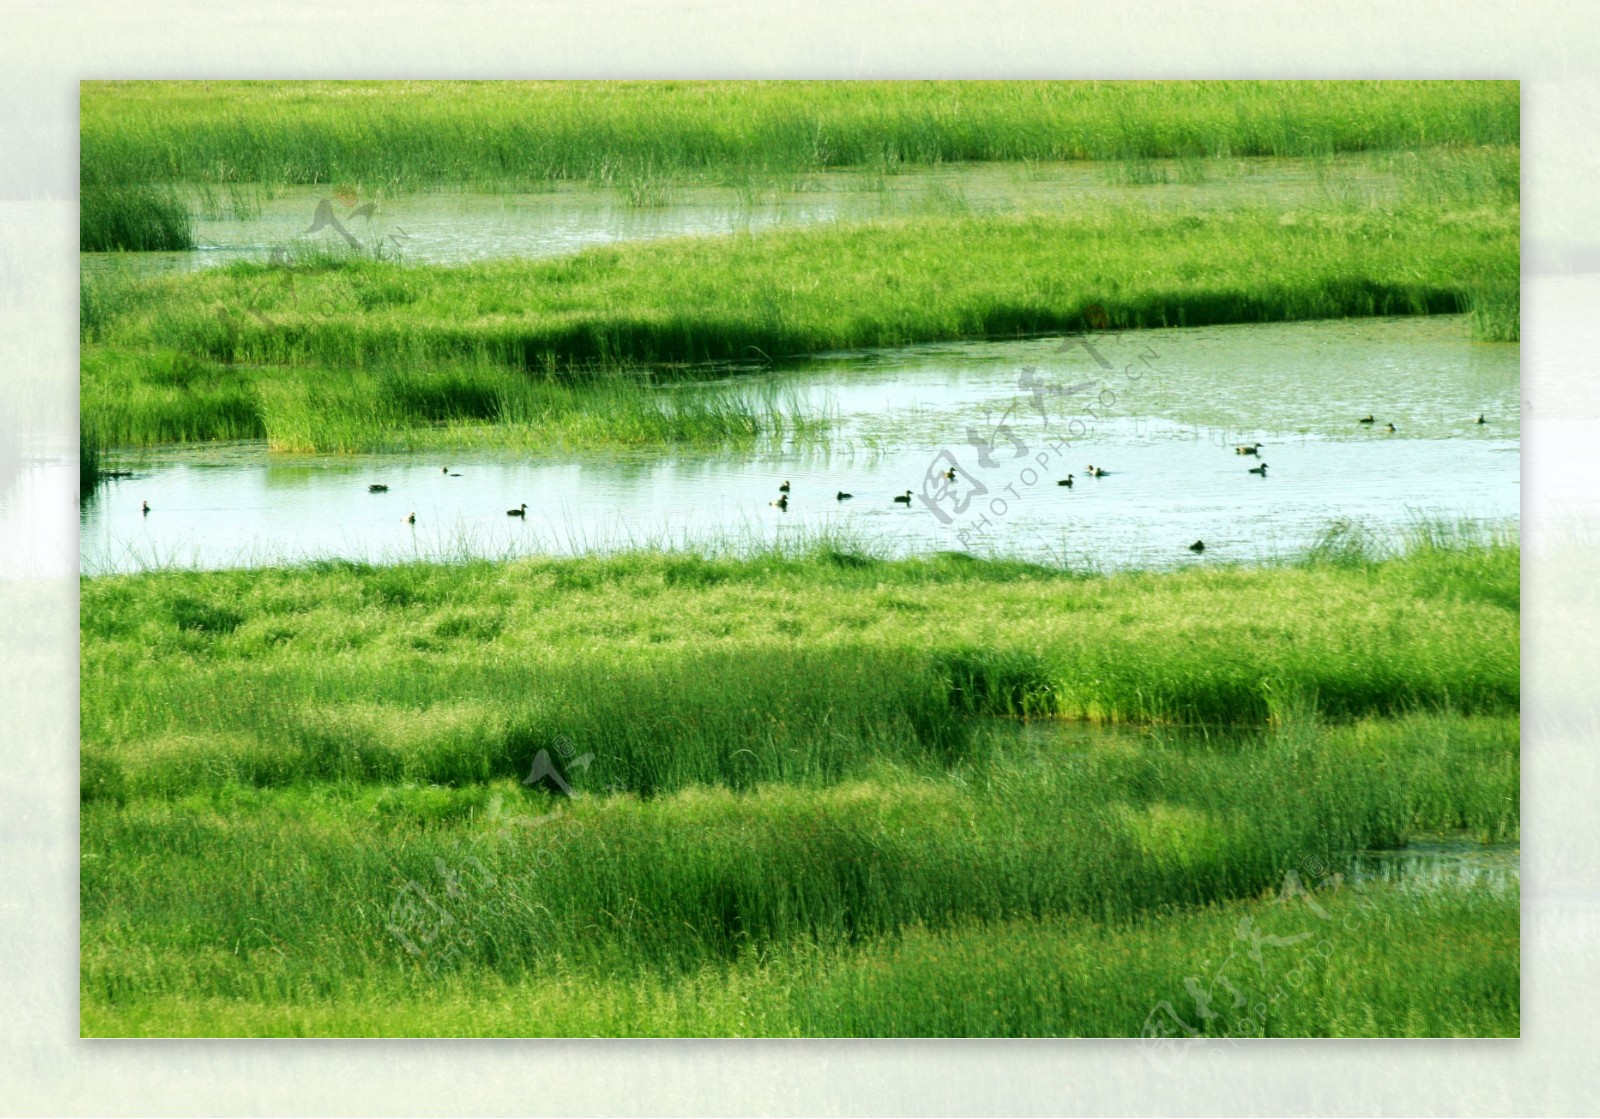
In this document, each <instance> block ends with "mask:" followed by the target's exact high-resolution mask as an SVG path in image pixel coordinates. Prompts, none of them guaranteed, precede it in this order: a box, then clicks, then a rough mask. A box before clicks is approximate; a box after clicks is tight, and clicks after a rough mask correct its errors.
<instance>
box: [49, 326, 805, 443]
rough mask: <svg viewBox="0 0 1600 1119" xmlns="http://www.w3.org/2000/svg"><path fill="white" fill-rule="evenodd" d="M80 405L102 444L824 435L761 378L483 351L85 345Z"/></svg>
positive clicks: (798, 438)
mask: <svg viewBox="0 0 1600 1119" xmlns="http://www.w3.org/2000/svg"><path fill="white" fill-rule="evenodd" d="M81 368H82V373H83V383H82V387H81V392H80V400H81V406H82V410H83V416H84V424H85V429H86V432H87V437H88V438H89V439H90V440H91V441H92V442H94V443H95V444H97V445H98V446H100V447H115V446H152V445H157V444H163V443H188V442H204V441H213V440H233V439H264V440H266V442H267V446H268V449H269V450H273V451H303V452H335V453H340V452H353V451H417V450H429V449H441V450H442V449H476V448H534V449H538V450H540V451H592V450H595V449H597V448H615V447H666V446H674V447H682V446H688V447H696V448H723V447H731V448H752V447H758V446H777V445H788V446H803V445H807V444H816V443H819V442H821V441H823V440H825V438H826V435H827V432H828V430H829V427H830V426H831V421H830V417H829V416H827V415H825V414H823V413H821V412H818V411H817V410H815V409H808V408H805V407H802V406H801V405H800V404H799V403H798V402H797V400H796V398H795V396H794V394H793V393H785V392H782V391H780V390H775V389H773V388H771V387H756V388H750V389H744V388H739V387H705V386H686V387H672V386H671V385H669V384H664V383H662V382H661V381H660V380H659V379H657V378H652V377H650V376H649V375H648V374H645V373H642V372H640V371H637V370H623V369H616V370H612V371H611V372H610V373H609V374H608V375H606V376H604V377H597V378H580V379H573V378H568V377H562V376H559V375H550V376H544V375H538V376H533V375H529V374H526V373H523V372H520V371H516V370H511V369H508V368H506V367H505V366H503V365H496V364H494V363H491V362H488V361H483V360H477V361H472V360H448V361H445V362H442V363H438V364H425V365H420V366H418V365H412V364H409V363H406V362H403V361H399V360H396V361H394V362H392V363H382V364H379V365H376V366H374V367H371V368H366V369H350V368H347V367H343V366H340V365H338V364H328V365H323V364H309V365H283V366H263V365H254V364H248V365H246V364H229V363H223V362H218V361H215V360H212V359H210V358H205V357H194V356H191V355H189V354H186V353H183V352H181V351H175V350H159V351H139V350H128V349H123V348H120V347H113V346H99V347H91V346H86V347H85V348H84V352H83V356H82V366H81Z"/></svg>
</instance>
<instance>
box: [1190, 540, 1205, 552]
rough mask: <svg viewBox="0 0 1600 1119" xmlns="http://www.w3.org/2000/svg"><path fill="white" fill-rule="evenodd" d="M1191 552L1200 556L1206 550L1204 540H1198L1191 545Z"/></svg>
mask: <svg viewBox="0 0 1600 1119" xmlns="http://www.w3.org/2000/svg"><path fill="white" fill-rule="evenodd" d="M1189 550H1190V551H1191V552H1193V553H1194V554H1195V555H1199V554H1200V553H1201V552H1203V551H1205V550H1206V542H1205V541H1204V540H1196V541H1195V542H1194V543H1193V544H1190V545H1189Z"/></svg>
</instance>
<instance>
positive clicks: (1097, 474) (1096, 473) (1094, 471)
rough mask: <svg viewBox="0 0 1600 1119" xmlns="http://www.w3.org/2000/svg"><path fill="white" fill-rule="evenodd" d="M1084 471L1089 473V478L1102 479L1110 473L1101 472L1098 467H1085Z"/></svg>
mask: <svg viewBox="0 0 1600 1119" xmlns="http://www.w3.org/2000/svg"><path fill="white" fill-rule="evenodd" d="M1084 469H1086V470H1088V471H1089V477H1091V478H1104V477H1105V476H1106V475H1107V474H1108V473H1110V471H1107V470H1101V469H1100V468H1099V467H1098V466H1094V465H1090V466H1087V467H1085V468H1084Z"/></svg>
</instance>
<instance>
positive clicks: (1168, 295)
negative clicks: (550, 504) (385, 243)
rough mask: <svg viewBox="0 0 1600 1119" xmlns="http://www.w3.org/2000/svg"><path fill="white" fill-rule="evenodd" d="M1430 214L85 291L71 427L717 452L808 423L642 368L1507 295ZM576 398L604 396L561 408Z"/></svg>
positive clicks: (304, 272)
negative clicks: (1105, 325) (651, 377)
mask: <svg viewBox="0 0 1600 1119" xmlns="http://www.w3.org/2000/svg"><path fill="white" fill-rule="evenodd" d="M1460 205H1466V204H1465V203H1461V204H1460ZM1441 207H1442V208H1441ZM1441 207H1429V208H1425V209H1413V210H1403V211H1402V210H1385V209H1378V208H1371V207H1364V208H1360V209H1349V210H1339V211H1326V212H1316V213H1303V214H1299V213H1293V214H1278V213H1275V212H1266V211H1237V212H1224V213H1214V212H1201V211H1183V210H1178V211H1170V210H1169V211H1162V212H1159V213H1156V214H1152V213H1150V212H1145V211H1139V210H1135V209H1119V210H1111V211H1105V212H1101V213H1097V214H1093V215H1075V216H1071V215H1069V216H1049V215H1038V214H1033V215H1023V216H999V217H997V216H982V215H934V216H921V217H913V218H905V219H899V220H892V221H886V222H882V223H877V224H870V225H849V226H832V227H818V228H811V229H803V230H788V231H778V232H769V233H766V234H763V235H761V236H758V237H749V236H735V237H729V238H698V239H696V238H686V239H680V240H673V241H668V242H657V243H651V244H642V245H632V246H625V247H617V248H604V249H594V250H589V251H586V252H583V253H579V254H577V255H575V256H572V257H568V258H563V259H560V260H552V261H542V262H528V261H498V262H491V263H483V264H475V265H467V266H460V267H418V266H407V265H404V264H399V263H392V262H389V263H386V262H374V261H370V260H358V259H350V260H335V259H325V258H323V259H318V260H316V261H310V262H305V263H302V264H297V265H295V266H292V267H285V266H281V265H280V266H274V265H267V264H240V265H234V266H231V267H229V268H226V269H218V270H213V271H210V272H205V273H200V274H191V275H185V276H174V277H167V278H162V279H155V280H148V281H139V282H135V281H128V280H126V279H111V280H107V281H104V282H103V283H102V282H90V283H86V285H85V292H86V294H85V295H84V297H83V305H84V308H85V310H84V314H83V327H82V333H83V337H84V343H85V344H84V346H83V357H82V370H83V402H84V403H83V407H84V415H85V422H86V424H87V425H88V428H89V430H90V431H91V432H92V433H95V435H96V437H97V438H99V439H100V440H101V442H102V445H118V444H150V443H158V442H169V441H175V440H183V441H187V440H202V439H228V438H239V437H257V438H259V437H263V436H264V437H265V438H267V439H268V440H269V441H270V442H271V443H272V444H273V445H274V446H276V447H283V448H293V449H296V450H356V449H369V450H370V449H386V448H393V447H396V446H415V445H439V444H441V443H446V444H448V443H449V442H452V441H455V442H458V443H460V444H463V445H477V444H478V443H480V442H485V441H489V440H492V439H496V438H498V439H500V440H502V441H505V442H509V443H511V444H513V445H516V444H526V443H540V442H554V443H558V444H565V445H584V444H592V443H602V444H661V443H674V442H689V443H716V442H719V441H725V440H731V441H738V440H741V439H748V438H751V437H753V436H755V435H757V434H761V433H769V432H771V433H776V432H780V431H781V430H782V429H784V428H786V427H789V426H792V425H801V426H804V425H807V424H810V425H813V426H814V425H815V424H816V422H817V421H816V419H815V418H808V417H803V416H799V415H797V414H796V413H795V412H794V410H792V409H790V408H787V407H783V406H781V405H780V406H779V407H776V408H771V409H767V408H759V407H758V408H751V407H747V406H745V405H742V404H738V403H733V402H730V401H728V400H727V399H726V398H724V399H723V400H722V401H720V402H718V403H716V404H713V405H706V406H703V407H701V409H700V410H699V411H698V412H690V413H687V414H685V413H684V412H683V411H682V408H683V407H684V403H683V402H684V401H685V400H686V399H696V398H685V397H679V398H678V399H677V401H676V402H675V406H674V408H663V406H662V404H661V402H660V400H659V398H657V397H655V396H653V395H652V394H650V393H649V392H639V391H637V386H638V385H639V377H640V374H639V370H640V369H643V368H649V369H654V370H657V371H658V372H659V371H661V370H663V369H665V368H667V367H677V368H683V367H684V366H686V365H687V364H689V363H702V362H720V363H727V362H732V363H751V362H762V363H764V362H767V361H770V360H775V359H779V358H782V357H785V356H792V355H799V354H807V353H815V352H819V351H828V350H837V349H851V348H858V347H891V346H903V345H908V344H913V343H919V342H929V341H938V340H950V339H970V338H1004V337H1017V336H1022V335H1032V334H1039V333H1047V332H1053V331H1066V330H1077V329H1081V328H1082V327H1083V326H1084V324H1085V317H1084V315H1085V310H1086V309H1087V308H1089V307H1091V306H1094V305H1099V306H1102V307H1104V308H1105V310H1106V312H1107V314H1108V316H1109V319H1110V321H1111V323H1112V324H1113V325H1115V326H1118V327H1134V328H1137V327H1154V326H1198V325H1205V324H1212V323H1223V322H1270V321H1284V320H1294V319H1312V318H1329V317H1343V316H1356V315H1389V314H1409V313H1430V312H1432V313H1439V312H1450V313H1454V312H1456V311H1457V310H1459V309H1461V307H1462V305H1463V303H1464V302H1465V301H1467V300H1469V299H1470V298H1472V296H1471V294H1470V293H1472V292H1474V291H1477V290H1479V288H1480V287H1482V286H1483V285H1485V284H1490V283H1493V284H1495V285H1498V286H1497V287H1496V289H1495V290H1510V291H1512V292H1514V291H1515V287H1516V285H1515V279H1514V277H1515V267H1516V259H1517V253H1518V218H1517V208H1516V206H1515V205H1514V204H1512V205H1507V206H1498V207H1496V208H1492V209H1485V208H1482V207H1477V206H1475V205H1474V206H1471V207H1469V208H1465V209H1463V208H1459V207H1458V204H1457V203H1456V202H1448V203H1445V204H1441ZM1508 262H1509V264H1508ZM1508 267H1509V269H1510V273H1509V275H1510V277H1511V278H1510V279H1509V281H1508V280H1506V279H1505V277H1506V276H1507V275H1508V273H1507V268H1508ZM1507 283H1509V285H1510V286H1509V289H1508V288H1507V287H1506V285H1507ZM718 371H719V372H720V371H721V368H720V367H718ZM596 383H600V384H604V383H611V384H613V385H618V386H622V388H620V389H617V390H615V391H610V392H607V393H605V394H602V395H601V396H599V397H598V398H595V397H591V396H587V395H585V393H584V392H580V391H578V386H582V385H586V384H596ZM625 390H626V391H625ZM698 399H701V400H704V399H706V398H698ZM441 427H442V428H443V429H445V431H446V432H448V433H449V434H443V435H441V434H439V429H440V428H441ZM489 428H493V429H496V430H494V431H490V430H487V429H489Z"/></svg>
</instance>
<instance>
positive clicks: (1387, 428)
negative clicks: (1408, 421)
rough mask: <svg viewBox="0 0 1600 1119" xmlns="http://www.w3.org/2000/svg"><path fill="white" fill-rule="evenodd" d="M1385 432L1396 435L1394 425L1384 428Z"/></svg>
mask: <svg viewBox="0 0 1600 1119" xmlns="http://www.w3.org/2000/svg"><path fill="white" fill-rule="evenodd" d="M1384 430H1385V431H1387V432H1388V433H1389V434H1390V435H1393V434H1394V424H1388V425H1386V426H1385V427H1384Z"/></svg>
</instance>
